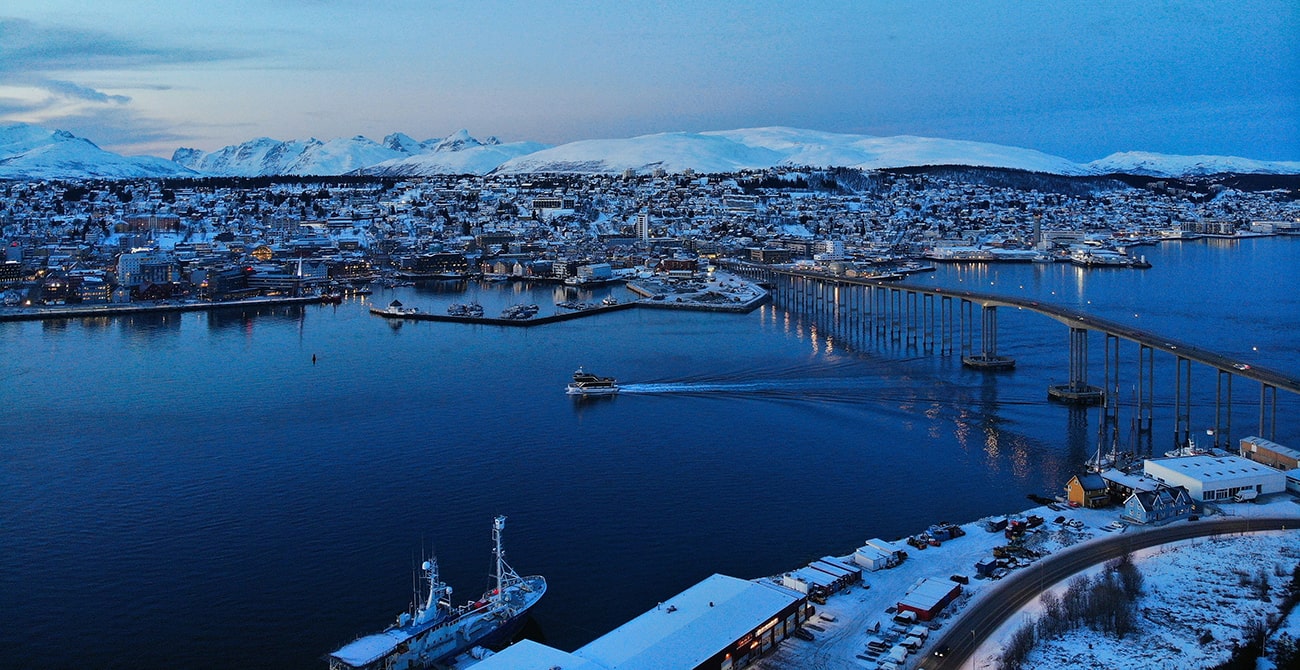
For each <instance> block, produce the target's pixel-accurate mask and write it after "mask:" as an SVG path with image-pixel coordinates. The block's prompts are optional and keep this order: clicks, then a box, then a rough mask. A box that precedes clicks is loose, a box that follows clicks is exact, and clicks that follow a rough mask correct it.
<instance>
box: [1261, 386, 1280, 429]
mask: <svg viewBox="0 0 1300 670" xmlns="http://www.w3.org/2000/svg"><path fill="white" fill-rule="evenodd" d="M1265 410H1267V414H1268V417H1269V420H1268V425H1267V426H1265V424H1264V416H1265V413H1266V412H1265ZM1265 428H1267V430H1265ZM1258 434H1259V436H1260V437H1262V438H1264V439H1266V440H1272V439H1276V437H1277V387H1276V386H1270V385H1268V384H1260V385H1259V433H1258Z"/></svg>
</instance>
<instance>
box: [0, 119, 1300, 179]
mask: <svg viewBox="0 0 1300 670" xmlns="http://www.w3.org/2000/svg"><path fill="white" fill-rule="evenodd" d="M925 165H968V166H975V167H996V168H1009V169H1017V170H1027V171H1031V172H1045V173H1050V174H1058V175H1098V174H1111V173H1120V172H1122V173H1129V174H1140V175H1148V176H1158V177H1188V176H1199V175H1207V174H1217V173H1225V172H1236V173H1255V174H1300V162H1297V161H1285V162H1284V161H1258V160H1252V159H1247V158H1238V157H1234V156H1177V155H1168V154H1155V153H1145V152H1123V153H1116V154H1112V155H1110V156H1107V157H1106V158H1102V159H1100V160H1096V161H1092V162H1089V163H1077V162H1074V161H1071V160H1068V159H1066V158H1062V157H1060V156H1053V155H1051V154H1046V153H1043V152H1041V151H1036V150H1033V149H1024V148H1019V147H1011V146H1005V145H999V144H989V143H985V142H970V141H965V140H947V139H937V138H929V137H912V136H906V135H900V136H895V137H875V136H871V135H848V134H842V133H828V132H821V131H816V130H801V129H797V128H784V127H769V128H747V129H740V130H723V131H711V132H701V133H687V132H675V133H658V134H653V135H641V136H638V137H631V138H626V139H603V140H581V141H577V142H570V143H568V144H562V145H559V146H547V145H544V144H538V143H536V142H511V143H502V142H500V141H499V140H497V139H496V138H495V137H489V138H487V139H484V140H479V139H476V138H474V137H472V136H471V135H470V134H469V133H468V132H467V131H465V130H461V131H459V132H456V133H453V134H452V135H450V136H448V137H444V138H438V139H427V140H423V141H417V140H415V139H413V138H411V137H410V136H408V135H404V134H402V133H393V134H391V135H388V136H386V137H384V139H383V141H382V142H375V141H374V140H371V139H369V138H366V137H363V136H361V135H357V136H355V137H350V138H338V139H332V140H328V141H321V140H318V139H315V138H311V139H307V140H288V141H280V140H275V139H271V138H268V137H260V138H257V139H253V140H249V141H247V142H244V143H242V144H236V145H231V146H227V147H223V148H221V149H218V150H217V151H212V152H205V151H201V150H198V149H189V148H180V149H177V150H176V151H175V153H173V154H172V159H171V160H165V159H162V158H156V157H153V156H122V155H119V154H115V153H112V152H109V151H105V150H103V149H101V148H99V147H98V146H96V145H95V144H94V143H93V142H91V141H90V140H87V139H84V138H80V137H77V136H75V135H73V134H71V133H68V132H65V131H62V130H54V131H51V130H47V129H44V128H41V127H39V126H33V125H28V124H0V179H77V178H108V179H117V178H138V177H204V176H228V177H254V176H278V175H303V176H307V175H313V176H327V175H344V174H354V175H374V176H394V177H403V176H428V175H439V174H477V175H482V174H488V173H492V172H495V173H499V174H531V173H573V174H620V173H623V172H625V171H627V170H632V171H634V172H637V173H641V174H646V173H650V172H653V171H657V170H662V171H664V172H667V173H681V172H685V171H687V170H691V171H693V172H696V173H716V172H735V171H739V170H744V169H763V168H770V167H776V166H810V167H832V166H838V167H851V168H861V169H881V168H892V167H916V166H925Z"/></svg>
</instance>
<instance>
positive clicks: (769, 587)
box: [562, 574, 811, 670]
mask: <svg viewBox="0 0 1300 670" xmlns="http://www.w3.org/2000/svg"><path fill="white" fill-rule="evenodd" d="M810 613H811V610H810V609H809V608H808V606H807V601H806V600H805V599H804V597H803V596H802V595H801V594H799V593H795V592H794V591H791V590H789V589H786V588H782V587H780V586H777V585H776V584H772V583H770V582H763V581H747V580H744V579H736V578H735V577H727V576H726V575H716V574H715V575H713V576H712V577H709V578H707V579H705V580H704V581H702V582H700V583H698V584H696V585H695V586H692V587H690V588H689V589H686V590H685V591H683V592H681V593H679V594H677V595H675V596H673V597H672V598H670V599H669V600H667V601H665V602H662V603H660V604H659V606H658V607H655V608H654V609H652V610H650V611H648V612H646V613H644V614H642V615H641V616H639V617H637V618H635V619H633V620H631V621H629V622H627V623H625V624H623V625H622V626H619V627H618V628H616V629H614V630H613V631H610V632H609V633H607V634H605V635H604V636H602V637H599V638H597V639H596V640H594V641H592V642H591V643H590V644H588V645H587V646H585V647H582V648H581V649H578V650H577V651H575V652H573V655H574V656H577V657H579V658H583V659H587V660H589V661H591V662H593V663H595V664H596V665H595V667H598V668H603V669H605V670H658V669H660V668H682V669H691V668H702V669H708V670H715V669H716V670H732V669H738V668H743V667H745V666H747V665H749V664H750V663H752V662H754V661H756V660H758V658H759V657H760V656H762V655H763V654H764V653H767V652H768V651H770V650H771V649H773V648H774V647H775V646H776V645H777V644H779V643H780V642H781V641H782V640H784V639H786V638H787V637H789V636H790V635H791V634H792V633H794V631H795V629H796V628H798V627H799V626H801V625H802V624H803V622H805V621H807V619H808V616H809V614H810ZM562 667H564V666H562Z"/></svg>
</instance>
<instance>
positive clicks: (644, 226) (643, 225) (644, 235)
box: [636, 212, 650, 242]
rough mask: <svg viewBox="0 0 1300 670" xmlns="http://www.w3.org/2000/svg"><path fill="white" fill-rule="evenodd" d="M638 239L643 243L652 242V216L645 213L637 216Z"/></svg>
mask: <svg viewBox="0 0 1300 670" xmlns="http://www.w3.org/2000/svg"><path fill="white" fill-rule="evenodd" d="M636 238H637V239H638V240H641V241H642V242H649V241H650V215H649V214H646V213H645V212H641V213H640V214H637V215H636Z"/></svg>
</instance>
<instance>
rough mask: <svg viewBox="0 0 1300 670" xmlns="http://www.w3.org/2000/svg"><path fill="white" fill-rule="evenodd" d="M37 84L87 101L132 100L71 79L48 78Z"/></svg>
mask: <svg viewBox="0 0 1300 670" xmlns="http://www.w3.org/2000/svg"><path fill="white" fill-rule="evenodd" d="M37 85H38V86H40V87H41V88H43V89H45V90H47V91H49V92H51V93H57V94H59V95H62V96H64V97H68V98H74V99H76V100H85V101H86V102H104V103H109V102H113V103H117V104H119V105H124V104H126V103H128V102H131V98H129V97H127V96H125V95H109V94H107V93H104V92H103V91H96V90H95V89H93V88H90V87H88V86H82V85H80V84H74V83H72V82H70V81H59V80H57V79H46V80H44V81H42V82H40V83H38V84H37Z"/></svg>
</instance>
